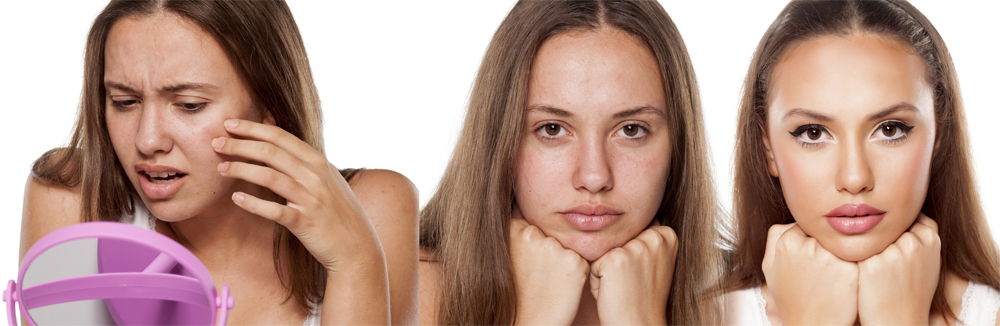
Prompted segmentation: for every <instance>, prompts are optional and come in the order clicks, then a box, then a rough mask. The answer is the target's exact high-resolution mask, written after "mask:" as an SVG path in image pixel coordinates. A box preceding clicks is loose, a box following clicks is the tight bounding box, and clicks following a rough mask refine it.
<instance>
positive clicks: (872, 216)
mask: <svg viewBox="0 0 1000 326" xmlns="http://www.w3.org/2000/svg"><path fill="white" fill-rule="evenodd" d="M825 216H826V221H827V223H829V224H830V226H831V227H833V229H834V230H837V232H840V233H843V234H847V235H852V234H859V233H864V232H867V231H868V230H871V229H872V228H874V227H875V226H876V225H878V223H879V222H881V221H882V218H883V217H885V211H883V210H880V209H878V208H875V207H871V206H868V205H866V204H859V205H854V204H844V205H841V206H840V207H837V208H834V209H833V210H832V211H830V212H829V213H826V215H825Z"/></svg>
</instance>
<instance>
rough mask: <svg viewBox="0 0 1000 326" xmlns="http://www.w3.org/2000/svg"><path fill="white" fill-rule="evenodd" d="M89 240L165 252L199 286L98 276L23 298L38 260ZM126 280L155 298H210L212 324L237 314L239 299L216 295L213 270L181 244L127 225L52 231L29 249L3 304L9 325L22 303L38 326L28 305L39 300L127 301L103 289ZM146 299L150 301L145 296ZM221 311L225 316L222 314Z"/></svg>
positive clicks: (161, 277)
mask: <svg viewBox="0 0 1000 326" xmlns="http://www.w3.org/2000/svg"><path fill="white" fill-rule="evenodd" d="M88 238H97V239H113V240H120V241H129V242H135V243H141V244H143V245H146V246H149V247H152V248H155V249H157V250H160V251H161V252H162V254H161V255H160V256H161V257H163V255H164V254H165V255H167V256H169V258H172V259H173V261H174V262H176V263H178V264H181V265H183V266H185V267H186V268H187V269H188V271H189V272H190V273H192V274H194V277H195V278H196V279H197V280H198V281H199V282H197V284H195V282H191V280H190V278H187V277H181V276H177V275H170V274H143V273H115V274H94V275H86V276H79V277H71V278H66V279H61V280H57V281H53V282H46V283H43V284H38V285H35V286H32V287H31V288H36V287H39V288H38V290H41V291H40V292H39V293H37V294H32V295H31V298H25V297H24V294H23V292H22V288H21V286H20V284H24V274H25V273H26V272H27V270H28V266H30V265H31V262H32V261H34V260H35V258H37V257H38V256H39V255H41V254H42V253H43V252H45V251H47V250H49V249H50V248H52V247H54V246H56V245H58V244H61V243H64V242H67V241H72V240H79V239H88ZM161 257H158V258H157V259H156V261H155V262H154V264H155V263H157V262H159V261H161V260H162V259H161ZM122 278H124V280H125V281H126V282H129V283H133V282H135V283H134V284H136V285H137V286H140V287H142V288H143V289H144V290H146V291H147V293H148V291H150V290H152V292H154V293H156V294H158V295H159V297H154V298H158V299H173V300H176V301H185V302H192V303H203V302H205V301H201V300H200V299H198V298H197V297H198V296H200V295H207V299H208V301H207V302H208V303H209V304H213V305H214V306H213V307H210V308H211V309H209V310H210V311H211V319H209V322H211V321H212V320H215V321H216V325H226V322H227V319H228V317H229V310H230V309H233V305H234V299H233V297H232V296H231V295H230V294H229V285H223V286H222V293H221V295H220V294H218V293H217V292H216V290H215V283H214V282H213V281H212V275H210V274H209V273H208V269H206V268H205V265H204V264H202V263H201V261H200V260H198V258H197V257H195V256H194V254H192V253H191V252H190V251H188V250H187V248H184V246H182V245H181V244H179V243H177V242H176V241H174V240H172V239H170V238H168V237H166V236H164V235H162V234H159V233H156V232H154V231H149V230H145V229H141V228H138V227H135V226H132V225H128V224H123V223H115V222H88V223H80V224H76V225H71V226H67V227H64V228H61V229H59V230H56V231H53V232H52V233H49V234H47V235H45V236H44V237H42V238H41V239H39V240H38V242H36V243H35V244H34V245H33V246H31V248H30V249H28V252H27V253H26V254H25V255H24V260H22V262H21V268H20V271H19V272H18V274H17V282H15V281H13V280H11V281H8V282H7V289H6V290H4V291H3V301H4V302H6V309H5V310H6V312H7V323H8V324H9V325H12V326H16V325H17V317H16V315H15V314H16V313H17V312H16V310H17V309H15V308H14V306H15V302H21V304H20V309H19V310H20V312H21V313H22V316H25V317H26V318H25V319H27V322H28V324H29V325H32V326H37V325H36V324H35V321H34V320H32V318H31V316H30V315H29V314H28V310H27V309H28V308H26V305H25V302H26V301H28V300H37V302H41V303H43V304H42V305H43V306H44V305H48V304H55V303H60V302H69V301H76V300H85V299H98V298H105V297H106V296H107V295H113V296H114V297H122V296H123V295H124V296H125V297H130V296H129V295H130V294H129V293H127V291H124V290H122V289H121V288H120V287H118V286H102V285H101V284H100V283H101V282H105V283H106V282H108V281H112V282H113V283H120V282H121V281H122V280H123V279H122ZM46 288H48V289H53V290H57V289H59V288H62V290H59V291H55V292H52V291H46ZM68 288H71V289H72V290H71V292H66V290H65V289H68ZM199 290H200V291H199ZM95 291H96V292H95ZM144 298H150V297H149V296H145V297H144ZM217 310H218V311H220V312H218V313H217Z"/></svg>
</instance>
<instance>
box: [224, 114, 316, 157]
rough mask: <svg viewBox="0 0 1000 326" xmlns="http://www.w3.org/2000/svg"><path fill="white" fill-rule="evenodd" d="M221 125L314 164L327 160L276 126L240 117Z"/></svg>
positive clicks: (239, 134)
mask: <svg viewBox="0 0 1000 326" xmlns="http://www.w3.org/2000/svg"><path fill="white" fill-rule="evenodd" d="M223 125H224V126H225V128H226V131H228V132H229V133H231V134H234V135H238V136H243V137H247V138H251V139H256V140H260V141H265V142H268V143H271V144H274V145H276V146H278V147H280V148H282V149H284V150H286V151H288V152H289V153H291V154H292V155H293V156H295V157H298V158H300V159H302V160H304V161H306V162H309V163H310V164H312V165H314V166H319V165H321V164H326V162H327V160H326V157H324V156H323V154H320V153H319V151H317V150H316V149H315V148H313V147H312V146H310V145H309V144H307V143H306V142H304V141H302V140H301V139H299V138H298V137H295V135H292V134H291V133H289V132H288V131H285V130H284V129H281V128H279V127H277V126H272V125H268V124H263V123H259V122H254V121H250V120H241V119H229V120H226V121H225V122H224V123H223Z"/></svg>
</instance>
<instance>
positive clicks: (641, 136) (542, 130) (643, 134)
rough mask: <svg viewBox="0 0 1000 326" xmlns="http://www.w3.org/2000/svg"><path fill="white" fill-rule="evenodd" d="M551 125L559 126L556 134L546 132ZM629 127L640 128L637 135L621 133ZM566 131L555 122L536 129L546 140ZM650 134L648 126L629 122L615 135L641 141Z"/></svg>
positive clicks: (561, 134) (553, 138) (550, 139)
mask: <svg viewBox="0 0 1000 326" xmlns="http://www.w3.org/2000/svg"><path fill="white" fill-rule="evenodd" d="M549 127H556V128H559V131H558V132H557V133H556V134H555V135H549V133H548V132H546V130H545V129H546V128H549ZM627 127H635V128H638V130H636V135H637V136H628V135H624V134H622V135H619V134H620V133H622V132H623V131H624V130H625V128H627ZM566 132H567V131H566V127H563V126H562V125H560V124H558V123H554V122H550V123H546V124H543V125H542V126H541V127H538V129H535V133H537V134H538V136H539V137H540V138H542V140H544V141H552V140H555V139H556V138H558V137H561V136H563V135H564V133H566ZM648 134H649V129H648V128H646V127H644V126H642V125H640V124H638V123H629V124H627V125H624V126H622V127H621V128H619V129H618V130H616V131H615V135H618V136H620V137H623V138H625V139H626V140H628V141H640V140H642V139H645V138H646V137H647V135H648Z"/></svg>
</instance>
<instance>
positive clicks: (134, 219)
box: [119, 199, 323, 326]
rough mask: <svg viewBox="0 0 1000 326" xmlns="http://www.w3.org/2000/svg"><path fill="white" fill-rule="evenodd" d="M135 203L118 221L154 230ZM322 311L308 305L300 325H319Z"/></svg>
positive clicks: (150, 219)
mask: <svg viewBox="0 0 1000 326" xmlns="http://www.w3.org/2000/svg"><path fill="white" fill-rule="evenodd" d="M132 203H133V204H134V205H135V215H133V216H127V215H126V216H122V219H121V220H120V221H119V222H122V223H126V224H132V225H134V226H137V227H140V228H143V229H146V230H151V231H156V216H153V214H152V213H150V212H149V209H147V208H146V205H145V204H144V203H143V202H142V201H141V200H135V199H133V200H132ZM322 313H323V305H314V306H312V307H310V309H309V314H308V315H306V321H305V322H304V323H302V326H320V323H319V322H320V316H321V315H322Z"/></svg>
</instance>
